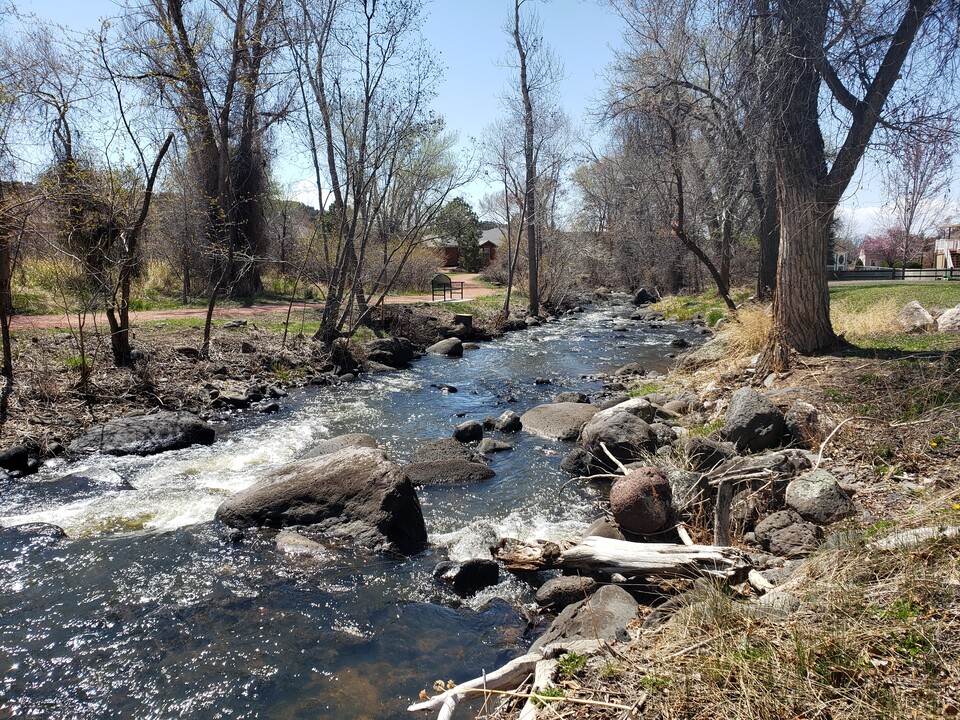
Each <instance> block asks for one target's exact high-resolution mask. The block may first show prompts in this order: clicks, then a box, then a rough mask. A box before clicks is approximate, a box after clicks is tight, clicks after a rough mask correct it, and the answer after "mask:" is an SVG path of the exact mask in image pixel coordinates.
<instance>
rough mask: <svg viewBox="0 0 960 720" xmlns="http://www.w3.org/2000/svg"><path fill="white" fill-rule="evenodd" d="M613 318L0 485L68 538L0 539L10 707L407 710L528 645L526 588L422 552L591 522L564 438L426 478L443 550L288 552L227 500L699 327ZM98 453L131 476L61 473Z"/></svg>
mask: <svg viewBox="0 0 960 720" xmlns="http://www.w3.org/2000/svg"><path fill="white" fill-rule="evenodd" d="M618 314H619V313H618V310H617V309H616V308H604V309H593V310H589V311H588V312H586V313H583V314H579V315H573V316H568V317H565V318H564V319H562V320H560V321H558V322H554V323H549V324H545V325H543V326H540V327H536V328H532V329H530V330H528V331H526V332H521V333H513V334H510V335H508V336H506V337H505V338H503V339H500V340H497V341H495V342H491V343H487V344H484V345H483V346H481V348H480V349H477V350H472V351H467V353H466V354H465V355H464V357H463V358H459V359H451V358H441V357H425V358H423V359H421V360H419V361H417V362H416V363H414V364H413V366H412V367H411V369H409V370H403V371H398V372H394V373H389V374H383V375H376V376H370V377H368V378H366V379H364V380H361V381H359V382H357V383H354V384H350V385H345V386H340V387H335V388H310V389H305V390H303V391H300V392H298V393H296V394H294V395H291V397H290V398H288V399H287V400H286V401H285V403H286V404H285V405H284V410H283V412H282V413H280V414H279V415H276V416H271V417H270V418H269V419H264V418H263V417H253V416H245V417H242V418H240V419H238V420H237V421H236V422H235V423H233V424H231V425H230V426H228V427H219V428H218V441H217V442H216V443H215V444H214V445H212V446H209V447H193V448H188V449H186V450H181V451H176V452H169V453H164V454H161V455H157V456H152V457H145V458H138V457H125V458H115V457H97V456H95V457H93V458H86V459H83V460H76V461H69V462H68V461H64V460H56V461H51V462H49V463H47V465H46V466H45V467H44V468H43V469H42V470H41V471H40V472H39V473H38V474H36V475H33V476H31V477H29V478H26V479H24V480H21V481H17V482H16V483H15V484H14V483H8V484H7V485H5V486H4V488H3V489H4V492H3V494H2V495H0V525H2V526H10V525H15V524H20V523H27V522H45V523H52V524H55V525H59V526H60V527H62V528H64V529H65V530H66V532H67V533H68V536H69V537H68V538H66V539H62V540H56V541H53V540H49V539H44V538H37V539H35V540H33V541H31V542H28V543H25V542H23V541H15V540H12V539H10V538H7V539H4V540H3V541H0V718H3V717H18V718H19V717H44V718H67V717H70V718H105V717H117V718H255V717H269V718H305V717H311V718H402V717H406V716H407V715H408V714H407V713H406V712H405V707H406V705H407V704H408V703H409V702H410V701H411V700H412V699H415V698H416V697H417V694H418V692H419V691H420V689H421V688H427V689H428V690H429V688H430V686H431V685H432V684H433V682H434V681H435V680H437V679H443V680H447V679H450V678H452V679H454V680H457V681H462V680H465V679H468V678H470V677H474V676H476V675H477V674H478V672H479V671H480V670H481V669H486V670H491V669H494V668H495V667H497V666H499V665H501V664H503V663H504V662H506V661H507V660H509V659H510V658H511V657H513V656H515V655H517V654H520V653H522V652H523V651H524V650H525V648H526V647H527V645H528V644H529V642H530V640H531V638H530V637H528V636H526V635H525V628H526V620H525V618H524V617H523V615H522V614H521V612H519V605H520V603H523V602H529V600H530V597H531V589H530V588H529V586H527V585H525V584H524V583H521V582H520V581H518V580H517V579H515V578H513V577H512V576H504V575H502V576H501V582H500V584H498V585H496V586H494V587H491V588H488V589H486V590H484V591H482V592H481V593H479V594H478V595H476V596H474V597H472V598H470V599H468V600H465V601H464V600H461V599H459V598H457V597H456V596H455V595H453V594H452V592H450V591H449V590H448V589H446V588H445V587H443V586H441V585H439V584H438V583H437V582H436V581H435V580H434V579H433V577H432V570H433V567H434V566H435V565H436V563H437V562H438V561H439V560H441V559H444V558H445V557H447V556H449V557H450V558H452V559H467V558H470V557H486V556H487V552H488V548H489V546H490V545H492V544H493V543H494V542H495V541H496V539H497V538H498V537H501V536H514V537H529V538H532V537H539V538H546V539H561V538H564V537H570V536H575V535H577V534H579V533H581V532H582V531H583V529H584V528H585V527H586V524H587V523H588V522H589V520H590V519H591V513H592V512H593V511H594V510H595V508H596V497H595V491H594V490H591V489H590V488H589V487H574V488H571V489H570V490H568V491H565V492H564V493H563V494H562V497H561V495H560V493H559V490H560V487H561V486H562V485H563V484H564V483H565V482H566V480H567V479H568V478H567V476H566V475H565V474H564V473H563V472H562V471H560V469H559V464H560V461H561V460H562V458H563V456H564V454H565V453H566V452H567V451H568V450H569V449H570V448H569V447H565V446H563V445H562V444H560V443H555V442H551V441H547V440H544V439H541V438H537V437H534V436H532V435H529V434H527V433H523V432H521V433H519V434H517V435H514V436H505V437H503V438H501V439H504V440H507V441H508V442H511V443H513V444H514V446H515V447H514V449H513V450H512V451H508V452H504V453H498V454H496V455H495V456H493V458H492V459H491V462H490V465H491V468H492V469H493V470H494V471H495V472H496V477H495V478H493V479H491V480H488V481H486V482H484V483H481V484H476V485H469V486H442V487H432V488H421V489H420V490H419V491H418V493H419V497H420V501H421V504H422V506H423V512H424V516H425V519H426V523H427V529H428V531H429V533H430V542H431V546H430V548H429V549H428V550H426V551H424V552H422V553H420V554H419V555H417V556H414V557H409V558H404V557H393V556H382V555H380V556H378V555H371V554H368V553H364V552H360V551H357V550H354V549H351V548H346V547H335V546H329V547H326V549H325V550H324V552H323V553H321V554H319V555H310V556H306V555H289V554H286V553H283V552H281V551H279V550H278V549H277V547H276V544H275V543H274V541H273V539H272V537H271V536H270V535H269V534H267V533H261V534H258V533H248V534H247V536H246V538H245V539H244V540H243V541H242V542H237V543H233V542H230V541H229V540H228V539H227V535H226V533H225V532H224V529H223V528H222V527H220V526H219V525H218V524H217V523H215V522H214V521H213V520H212V518H213V515H214V512H215V511H216V508H217V506H218V505H219V504H220V502H221V501H222V500H223V499H224V498H226V497H228V496H230V495H231V494H233V493H235V492H237V491H239V490H241V489H243V488H245V487H247V486H249V485H250V484H252V483H253V482H255V481H256V480H257V479H259V478H260V477H261V476H262V475H264V474H265V473H266V472H268V471H269V470H270V469H271V468H273V467H275V466H277V465H279V464H282V463H284V462H287V461H289V460H292V459H295V458H296V457H298V456H299V455H300V454H302V453H303V452H304V451H305V450H307V449H309V448H310V446H311V445H312V444H313V443H314V442H316V441H317V440H319V439H322V438H327V437H333V436H336V435H340V434H343V433H347V432H367V433H370V434H372V435H374V436H375V437H377V439H378V440H379V441H380V444H381V446H382V447H384V448H386V449H387V450H388V451H389V452H390V454H391V455H392V457H393V458H394V459H395V460H396V461H397V462H398V463H400V462H405V461H406V460H408V459H409V457H410V454H411V452H412V451H413V450H414V449H415V448H416V447H417V445H418V444H419V443H421V442H423V441H425V440H432V439H436V438H441V437H449V436H450V433H451V432H452V429H453V427H454V426H455V425H456V424H458V423H460V422H462V421H463V420H464V419H477V420H480V419H482V418H483V417H485V416H488V415H499V414H500V413H502V412H503V411H504V410H507V409H512V410H515V411H516V412H518V413H521V414H522V413H523V412H524V411H525V410H527V409H529V408H530V407H533V406H534V405H537V404H539V403H542V402H549V401H550V398H552V396H553V395H555V394H557V393H559V392H562V391H566V390H579V391H588V392H589V391H592V390H598V389H600V384H599V382H597V381H589V380H585V379H583V376H585V375H592V374H595V373H603V372H609V371H611V370H613V369H615V368H617V367H619V366H621V365H624V364H626V363H628V362H639V363H641V364H643V365H644V366H646V367H647V368H648V369H649V368H654V369H663V368H664V367H666V365H667V363H669V360H667V359H666V355H667V353H669V352H670V347H669V342H670V340H671V339H673V338H675V337H683V338H685V339H687V340H689V341H691V342H694V341H696V338H697V335H696V332H695V330H694V329H693V328H689V327H686V326H680V325H671V324H664V325H662V326H661V327H659V328H649V327H646V326H645V325H644V324H641V323H635V322H630V321H623V320H620V319H619V318H618ZM624 324H626V327H627V330H626V331H622V330H615V327H616V326H617V325H621V326H622V325H624ZM538 377H546V378H550V380H551V381H552V382H551V384H549V385H536V384H535V382H534V380H535V379H536V378H538ZM442 383H448V384H450V385H453V386H455V387H456V388H457V390H458V392H455V393H454V392H446V393H445V392H443V391H441V390H440V389H438V388H437V387H435V386H437V385H439V384H442ZM106 470H109V471H112V472H113V473H116V475H110V476H111V477H116V476H119V478H118V479H123V480H126V481H127V482H128V483H129V484H130V485H131V486H133V489H108V490H101V491H97V492H88V493H85V494H84V493H80V494H79V495H78V494H76V493H72V494H71V493H66V494H64V493H62V492H60V491H59V490H58V487H59V486H58V485H57V483H56V479H57V478H60V477H62V476H64V475H66V474H68V473H76V472H86V473H98V472H99V473H103V472H105V471H106Z"/></svg>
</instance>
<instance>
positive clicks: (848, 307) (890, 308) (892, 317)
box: [830, 297, 900, 339]
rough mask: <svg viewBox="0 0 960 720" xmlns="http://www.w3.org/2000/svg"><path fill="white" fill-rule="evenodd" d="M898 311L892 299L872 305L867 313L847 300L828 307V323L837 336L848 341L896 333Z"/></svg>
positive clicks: (895, 301)
mask: <svg viewBox="0 0 960 720" xmlns="http://www.w3.org/2000/svg"><path fill="white" fill-rule="evenodd" d="M899 310H900V308H899V307H898V305H897V300H896V299H895V298H892V297H891V298H887V299H885V300H880V301H878V302H876V303H874V304H872V305H871V306H870V311H869V312H864V311H863V309H862V308H856V307H855V306H854V305H853V304H852V303H850V302H849V301H848V300H839V301H836V302H833V303H831V305H830V322H831V323H832V324H833V329H834V331H835V332H836V333H837V334H838V335H842V336H844V337H846V338H848V339H852V338H863V337H871V336H874V335H883V334H886V333H890V332H895V331H896V329H897V313H898V312H899Z"/></svg>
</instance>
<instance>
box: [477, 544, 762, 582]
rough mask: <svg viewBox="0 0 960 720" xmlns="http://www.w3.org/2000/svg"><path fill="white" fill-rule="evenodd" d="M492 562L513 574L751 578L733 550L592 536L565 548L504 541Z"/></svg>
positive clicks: (747, 566) (745, 562) (743, 558)
mask: <svg viewBox="0 0 960 720" xmlns="http://www.w3.org/2000/svg"><path fill="white" fill-rule="evenodd" d="M494 557H495V558H496V559H497V560H499V561H500V562H502V563H504V565H506V567H507V569H509V570H552V569H561V570H567V569H569V570H589V571H599V572H606V573H620V574H623V575H647V576H652V577H696V576H699V575H710V576H713V577H720V578H724V579H730V578H732V577H734V576H741V575H744V574H746V573H747V572H749V570H750V562H749V560H748V559H747V558H746V556H745V555H744V554H743V553H742V552H740V551H739V550H736V549H735V548H731V547H718V546H716V545H675V544H672V543H637V542H627V541H625V540H613V539H611V538H602V537H595V536H590V537H587V538H584V539H583V540H582V541H581V542H579V543H577V544H575V545H572V546H569V547H562V546H560V545H558V544H557V543H552V542H544V541H533V542H526V541H522V540H514V539H512V538H504V539H503V540H501V541H500V545H499V546H498V547H496V548H495V549H494Z"/></svg>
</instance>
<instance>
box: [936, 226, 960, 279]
mask: <svg viewBox="0 0 960 720" xmlns="http://www.w3.org/2000/svg"><path fill="white" fill-rule="evenodd" d="M933 267H935V268H936V269H937V270H952V269H954V268H960V225H947V226H946V227H944V228H941V237H939V238H937V239H936V240H934V241H933Z"/></svg>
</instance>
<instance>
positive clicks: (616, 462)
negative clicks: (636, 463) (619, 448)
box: [600, 442, 630, 475]
mask: <svg viewBox="0 0 960 720" xmlns="http://www.w3.org/2000/svg"><path fill="white" fill-rule="evenodd" d="M600 447H601V448H602V449H603V451H604V452H605V453H606V454H607V457H608V458H610V459H611V460H612V461H613V464H614V465H616V466H617V467H618V468H620V472H622V473H623V474H624V475H626V474H627V473H628V472H630V471H629V470H627V467H626V466H625V465H624V464H623V463H622V462H620V461H619V460H617V459H616V458H615V457H614V456H613V453H612V452H610V451H609V450H608V449H607V444H606V443H603V442H602V443H600Z"/></svg>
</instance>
